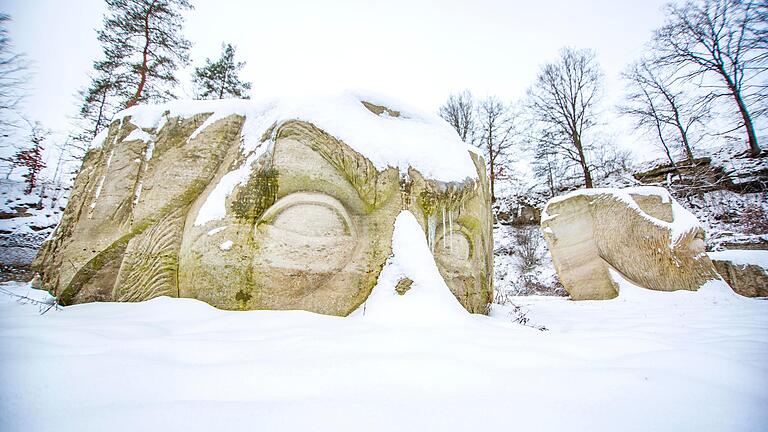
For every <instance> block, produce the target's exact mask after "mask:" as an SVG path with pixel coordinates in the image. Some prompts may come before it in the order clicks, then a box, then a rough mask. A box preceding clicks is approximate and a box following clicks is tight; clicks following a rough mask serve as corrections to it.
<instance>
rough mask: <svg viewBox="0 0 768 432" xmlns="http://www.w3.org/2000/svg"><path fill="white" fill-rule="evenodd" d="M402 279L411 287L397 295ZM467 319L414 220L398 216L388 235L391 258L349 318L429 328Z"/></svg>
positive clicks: (410, 216)
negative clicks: (418, 325) (434, 324)
mask: <svg viewBox="0 0 768 432" xmlns="http://www.w3.org/2000/svg"><path fill="white" fill-rule="evenodd" d="M404 278H408V279H410V280H411V281H413V284H412V285H411V287H410V289H409V290H408V291H406V292H405V293H404V294H402V295H401V294H398V292H397V291H396V290H395V287H396V285H397V283H398V282H399V281H400V280H402V279H404ZM468 315H469V314H468V313H467V311H466V310H465V309H464V308H463V307H462V306H461V304H460V303H459V301H458V300H456V297H454V296H453V294H452V293H451V290H450V288H448V285H446V283H445V281H444V280H443V277H442V276H441V275H440V271H439V270H438V269H437V264H435V258H434V256H433V254H432V251H431V250H430V248H429V245H428V244H427V240H426V237H425V235H424V230H423V229H422V228H421V225H419V222H418V221H416V217H415V216H414V215H413V213H411V212H410V211H408V210H404V211H402V212H400V214H399V215H398V216H397V219H395V229H394V231H393V233H392V256H391V257H390V258H389V260H387V263H386V264H385V265H384V269H383V270H382V271H381V274H379V279H378V282H377V283H376V286H375V287H374V288H373V291H371V294H370V296H368V299H367V300H366V301H365V302H364V303H363V304H362V305H361V306H360V307H359V308H358V309H357V310H356V311H355V312H353V314H352V316H358V317H361V318H365V319H367V320H374V321H377V322H391V323H421V324H433V323H443V322H456V321H457V320H458V321H459V322H461V320H466V319H467V317H468Z"/></svg>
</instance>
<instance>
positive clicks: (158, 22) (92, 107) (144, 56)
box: [79, 0, 192, 141]
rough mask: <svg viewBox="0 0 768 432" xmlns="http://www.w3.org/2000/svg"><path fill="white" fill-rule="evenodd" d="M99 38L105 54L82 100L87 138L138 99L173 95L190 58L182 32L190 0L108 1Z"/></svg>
mask: <svg viewBox="0 0 768 432" xmlns="http://www.w3.org/2000/svg"><path fill="white" fill-rule="evenodd" d="M105 1H106V3H107V14H106V15H105V17H104V23H103V26H102V28H101V30H99V31H98V40H99V42H100V43H101V45H102V50H103V53H104V57H103V59H101V60H98V61H96V62H94V64H93V68H94V74H93V77H92V81H91V84H90V85H89V86H88V88H86V89H84V90H82V91H81V92H80V94H81V96H82V97H83V103H82V105H81V107H80V113H79V117H80V121H81V123H83V124H82V129H83V133H82V134H81V137H79V138H80V140H81V141H89V140H90V139H93V137H95V136H96V134H97V133H98V132H99V131H100V129H102V128H103V127H104V126H106V125H107V124H108V123H109V122H110V121H111V119H112V116H114V114H115V113H116V112H117V111H119V110H121V109H124V108H129V107H131V106H133V105H136V104H137V103H139V102H155V101H164V100H168V99H170V98H172V97H173V94H172V93H171V89H172V88H173V86H174V85H175V84H176V83H177V80H176V77H175V76H174V73H175V71H176V70H177V69H178V68H179V67H182V66H185V65H187V64H188V63H189V48H190V47H191V43H190V42H189V41H188V40H186V39H185V38H184V37H183V36H182V35H181V28H182V26H183V24H184V18H183V17H182V15H181V14H182V12H184V11H186V10H190V9H192V6H191V5H190V4H189V1H188V0H105Z"/></svg>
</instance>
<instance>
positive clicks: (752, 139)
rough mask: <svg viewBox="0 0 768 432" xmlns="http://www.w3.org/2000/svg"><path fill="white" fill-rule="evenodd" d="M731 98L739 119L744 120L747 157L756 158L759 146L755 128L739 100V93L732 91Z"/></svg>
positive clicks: (745, 108)
mask: <svg viewBox="0 0 768 432" xmlns="http://www.w3.org/2000/svg"><path fill="white" fill-rule="evenodd" d="M733 98H734V99H736V104H737V105H738V106H739V113H741V118H742V119H743V120H744V127H745V128H746V129H747V140H748V144H749V155H750V156H752V157H756V156H757V155H759V154H760V146H759V145H758V144H757V135H756V134H755V126H754V124H752V117H750V116H749V111H748V110H747V105H746V104H745V103H744V100H743V99H742V98H741V93H740V92H738V91H736V90H734V91H733Z"/></svg>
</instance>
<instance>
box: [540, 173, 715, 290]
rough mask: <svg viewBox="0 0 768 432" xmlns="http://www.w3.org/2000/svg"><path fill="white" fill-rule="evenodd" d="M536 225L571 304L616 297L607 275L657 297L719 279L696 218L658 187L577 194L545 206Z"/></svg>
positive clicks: (574, 193) (614, 285)
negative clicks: (615, 273) (618, 275)
mask: <svg viewBox="0 0 768 432" xmlns="http://www.w3.org/2000/svg"><path fill="white" fill-rule="evenodd" d="M541 226H542V228H543V231H544V237H545V238H546V240H547V244H548V245H549V250H550V253H551V254H552V261H553V263H554V265H555V269H556V270H557V274H558V276H559V277H560V280H561V282H562V284H563V286H565V289H566V290H568V293H569V294H570V295H571V298H573V299H575V300H595V299H609V298H613V297H616V296H617V295H618V292H619V286H618V285H617V283H616V282H615V281H614V280H613V278H612V277H611V275H610V272H609V270H610V269H615V270H617V271H618V272H620V273H621V274H622V275H623V276H624V277H625V278H627V279H628V280H630V281H632V282H633V283H635V284H636V285H639V286H641V287H644V288H648V289H652V290H657V291H675V290H692V291H695V290H697V289H698V288H699V287H701V285H703V284H704V283H706V282H707V281H709V280H713V279H718V278H719V276H718V274H717V272H716V271H715V268H714V266H713V264H712V261H710V259H709V257H708V256H707V254H706V252H705V243H704V230H703V229H702V228H701V227H700V226H699V223H698V221H697V220H696V217H695V216H693V214H691V213H690V212H689V211H687V210H686V209H684V208H683V207H681V206H680V204H678V203H677V202H676V201H675V200H674V199H673V198H672V197H671V196H670V194H669V193H668V192H667V191H666V190H665V189H663V188H659V187H636V188H626V189H584V190H578V191H574V192H571V193H569V194H566V195H564V196H561V197H556V198H553V199H551V200H550V201H549V202H548V203H547V205H546V206H545V208H544V214H543V215H542V221H541Z"/></svg>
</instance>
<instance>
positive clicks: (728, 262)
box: [709, 250, 768, 297]
mask: <svg viewBox="0 0 768 432" xmlns="http://www.w3.org/2000/svg"><path fill="white" fill-rule="evenodd" d="M709 256H710V258H711V259H712V262H713V263H714V264H715V268H716V269H717V272H718V273H720V276H722V277H723V279H724V280H725V281H726V282H728V285H730V286H731V288H733V290H734V291H736V292H737V293H739V294H741V295H743V296H746V297H768V268H767V267H766V264H768V251H761V250H726V251H722V252H710V253H709Z"/></svg>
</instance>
